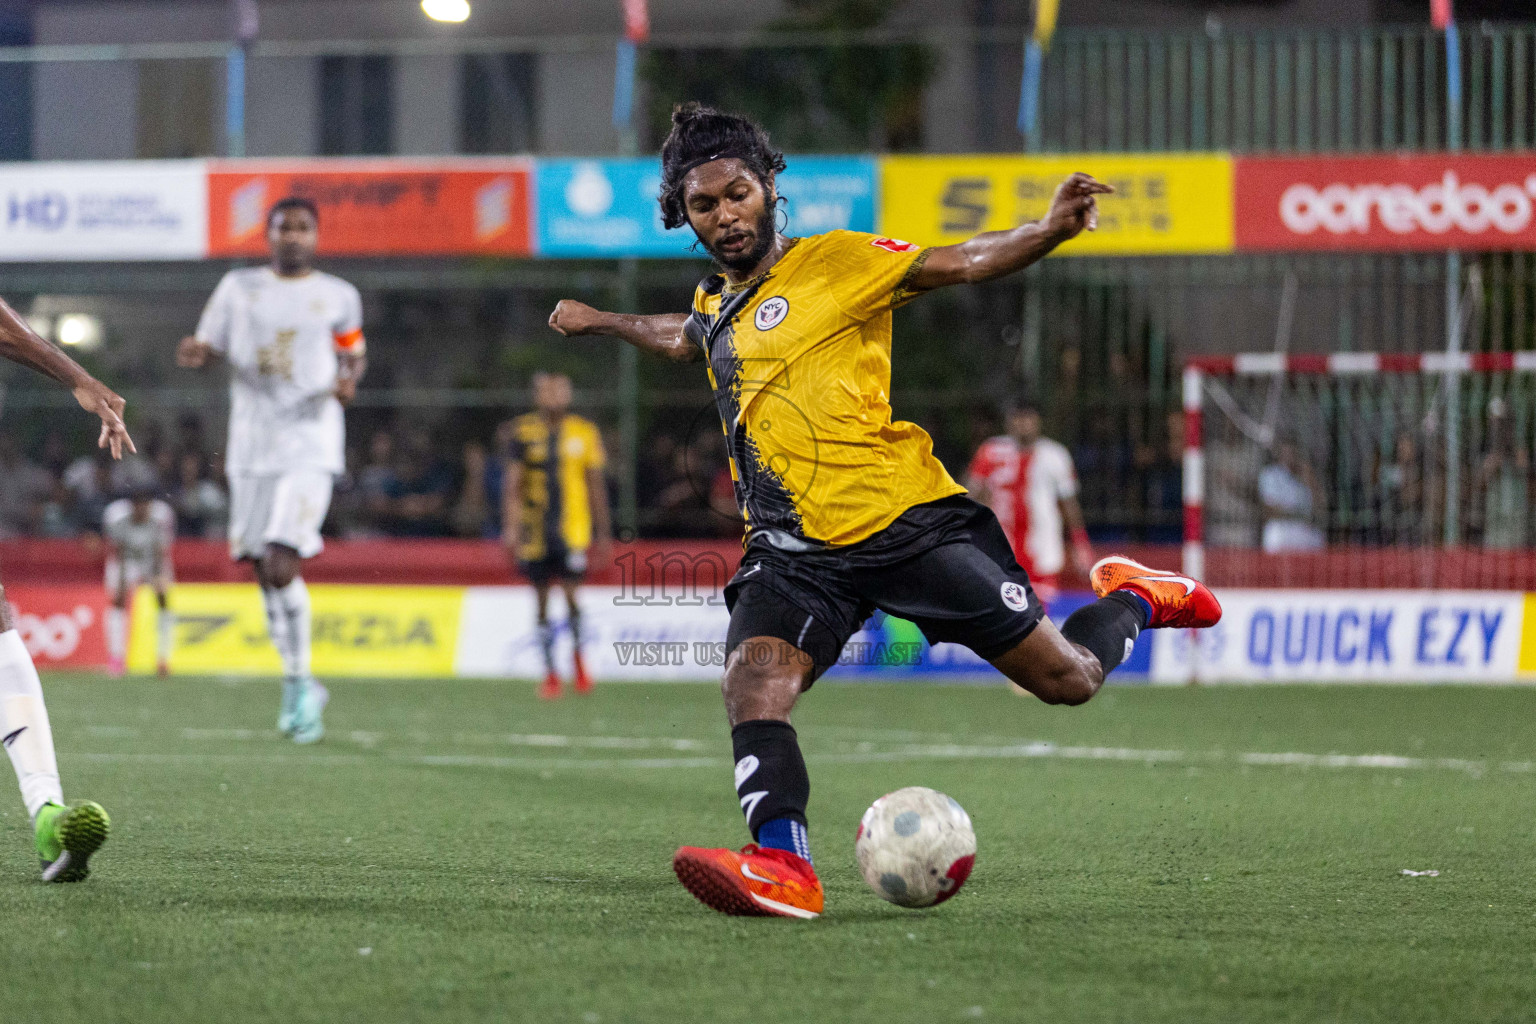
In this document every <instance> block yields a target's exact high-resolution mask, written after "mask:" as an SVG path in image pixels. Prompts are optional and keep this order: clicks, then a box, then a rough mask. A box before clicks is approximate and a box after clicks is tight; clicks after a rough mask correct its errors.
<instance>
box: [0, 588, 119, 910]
mask: <svg viewBox="0 0 1536 1024" xmlns="http://www.w3.org/2000/svg"><path fill="white" fill-rule="evenodd" d="M0 745H3V746H4V747H5V752H6V753H7V754H8V755H10V759H11V767H12V768H14V769H15V770H16V781H17V782H18V783H20V785H21V799H22V802H23V803H25V804H26V807H27V814H28V816H29V817H31V819H32V826H33V832H34V835H35V837H36V842H37V855H38V859H39V860H40V861H41V862H42V867H43V881H45V882H78V881H81V880H83V879H84V878H85V876H86V875H87V874H88V873H89V869H88V868H87V866H86V864H87V861H89V859H90V856H91V854H93V853H95V852H96V851H97V850H98V849H100V848H101V844H102V843H104V842H106V839H107V832H108V829H109V828H110V822H109V821H108V819H107V812H106V811H104V810H102V808H101V805H100V804H95V803H91V802H89V801H87V802H86V803H83V804H81V805H79V806H78V807H66V806H65V805H64V788H63V786H62V785H61V784H60V783H59V762H58V757H57V755H55V754H54V750H53V728H52V726H51V725H50V724H49V722H48V707H47V705H46V704H44V703H43V687H42V682H41V681H40V680H39V679H38V677H37V667H36V666H35V665H33V664H32V656H31V655H30V654H28V653H27V647H26V644H24V643H22V642H21V634H20V633H19V632H17V630H16V627H15V623H13V622H12V621H11V613H10V606H9V605H8V604H7V603H6V600H5V588H4V587H0Z"/></svg>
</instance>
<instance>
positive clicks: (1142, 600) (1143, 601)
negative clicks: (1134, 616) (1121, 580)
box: [1123, 590, 1152, 629]
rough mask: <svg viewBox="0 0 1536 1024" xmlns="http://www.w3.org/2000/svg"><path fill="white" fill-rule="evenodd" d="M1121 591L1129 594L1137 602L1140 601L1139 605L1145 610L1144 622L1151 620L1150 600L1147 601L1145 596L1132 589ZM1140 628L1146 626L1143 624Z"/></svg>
mask: <svg viewBox="0 0 1536 1024" xmlns="http://www.w3.org/2000/svg"><path fill="white" fill-rule="evenodd" d="M1123 593H1126V594H1130V595H1131V596H1132V597H1134V598H1135V599H1136V600H1137V601H1138V602H1140V604H1141V606H1142V607H1143V608H1145V609H1146V610H1147V617H1146V619H1144V620H1143V621H1144V622H1151V621H1152V602H1151V601H1148V600H1147V599H1146V598H1144V597H1142V596H1141V595H1140V594H1138V593H1136V591H1134V590H1126V591H1123ZM1141 628H1142V629H1146V628H1147V627H1146V626H1145V625H1143V626H1142V627H1141Z"/></svg>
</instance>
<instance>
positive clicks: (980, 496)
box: [966, 402, 1093, 603]
mask: <svg viewBox="0 0 1536 1024" xmlns="http://www.w3.org/2000/svg"><path fill="white" fill-rule="evenodd" d="M1005 426H1006V427H1007V430H1008V432H1007V433H1006V434H1001V435H999V436H997V437H992V438H988V439H987V440H986V441H984V442H983V443H982V445H981V447H980V448H979V449H977V451H976V455H975V456H974V457H973V458H972V459H971V465H970V467H969V469H968V470H967V471H966V474H967V475H966V486H967V487H968V488H969V489H970V492H971V495H972V496H973V497H974V498H975V499H976V500H977V501H979V502H981V503H982V504H984V505H987V506H989V507H990V508H991V509H992V511H993V513H994V514H996V516H997V519H998V522H999V523H1001V524H1002V526H1003V531H1004V532H1005V533H1006V534H1007V535H1008V541H1009V543H1011V544H1012V545H1013V551H1014V554H1015V555H1016V556H1017V557H1018V560H1019V564H1020V565H1022V566H1023V567H1024V569H1025V571H1027V572H1028V573H1029V579H1030V582H1031V583H1033V584H1034V586H1035V590H1036V591H1037V592H1038V593H1039V594H1040V598H1041V600H1042V601H1045V602H1047V603H1049V602H1050V600H1051V598H1053V597H1055V596H1056V595H1057V593H1059V592H1060V583H1061V571H1062V569H1064V568H1065V567H1066V564H1067V549H1066V538H1067V536H1068V535H1070V537H1071V539H1072V563H1073V568H1075V569H1076V570H1077V571H1078V573H1080V574H1081V575H1083V576H1087V575H1088V573H1089V570H1091V569H1092V568H1093V545H1092V544H1090V543H1089V542H1088V530H1087V529H1086V528H1085V527H1084V525H1083V510H1082V507H1081V506H1080V505H1079V504H1078V501H1077V472H1076V470H1074V469H1073V468H1072V455H1071V454H1070V453H1069V452H1068V451H1067V449H1066V446H1065V445H1063V444H1061V443H1059V442H1057V441H1052V440H1051V439H1050V438H1048V437H1042V436H1041V426H1042V424H1041V420H1040V410H1039V409H1038V408H1036V407H1035V406H1034V405H1033V404H1031V403H1029V402H1018V403H1016V404H1014V405H1012V406H1011V407H1010V408H1009V409H1008V413H1007V417H1006V424H1005Z"/></svg>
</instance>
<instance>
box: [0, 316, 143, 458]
mask: <svg viewBox="0 0 1536 1024" xmlns="http://www.w3.org/2000/svg"><path fill="white" fill-rule="evenodd" d="M0 356H4V357H5V358H6V359H9V360H10V361H11V362H13V363H20V364H21V365H22V366H30V367H31V368H32V369H34V370H36V371H38V372H39V373H42V374H46V375H47V376H49V377H52V378H53V379H54V380H56V381H58V382H59V383H60V384H63V385H64V386H65V387H67V388H69V389H70V390H71V391H73V392H74V393H75V401H77V402H79V403H80V408H82V409H84V410H85V411H86V412H89V413H94V414H95V415H97V416H99V417H101V437H100V438H99V439H98V441H97V446H98V447H101V448H110V449H111V450H112V457H113V458H114V459H120V458H122V457H123V448H124V447H126V448H127V449H128V450H129V451H130V452H131V451H137V449H136V448H134V446H133V438H131V437H129V436H128V428H127V427H125V426H123V406H124V405H125V404H126V403H124V401H123V400H122V398H120V397H119V396H118V395H117V393H116V392H114V391H113V390H112V389H111V388H109V387H107V386H106V385H105V384H103V383H102V382H101V381H99V380H97V379H96V378H95V377H92V376H91V375H90V374H89V373H86V372H85V367H83V366H81V365H80V364H79V363H77V362H75V361H74V360H73V359H71V358H69V356H67V355H65V354H64V353H63V352H61V351H60V350H59V349H57V348H55V347H54V346H52V345H50V344H48V342H46V341H44V340H43V339H42V338H39V337H38V336H37V334H36V333H35V332H33V330H32V328H30V327H28V326H27V322H26V321H25V320H23V319H22V318H21V317H20V316H19V315H18V314H17V312H16V311H15V310H14V309H12V308H11V307H10V306H9V305H7V304H6V302H5V300H4V299H0Z"/></svg>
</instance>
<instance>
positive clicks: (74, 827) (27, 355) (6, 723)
mask: <svg viewBox="0 0 1536 1024" xmlns="http://www.w3.org/2000/svg"><path fill="white" fill-rule="evenodd" d="M0 358H5V359H10V360H12V361H13V362H17V363H20V364H21V365H23V366H30V367H32V369H34V370H37V371H38V372H39V373H44V374H47V375H48V376H49V377H52V378H53V379H54V380H56V381H58V382H59V383H60V384H63V385H64V386H65V387H67V388H69V389H71V390H72V391H74V393H75V401H77V402H79V403H80V406H81V408H83V409H84V410H85V411H86V412H89V413H92V414H94V415H96V416H99V417H101V437H100V439H99V440H98V441H97V444H98V445H99V446H100V447H102V448H108V449H111V451H112V457H113V458H114V459H120V458H122V457H123V449H124V448H127V449H128V450H129V451H130V452H131V451H133V450H134V449H133V441H132V440H131V439H129V437H128V430H127V428H125V427H124V426H123V400H122V399H121V398H119V397H118V396H117V395H115V394H113V393H112V391H111V389H109V388H108V387H107V386H106V385H105V384H103V383H101V381H99V380H97V379H96V378H94V377H92V376H91V375H90V374H88V373H86V372H85V370H84V369H83V368H82V367H81V366H80V365H79V364H78V363H76V362H75V361H74V360H73V359H71V358H69V357H68V356H66V355H65V354H64V353H63V352H62V351H60V350H59V349H57V348H54V347H53V346H52V345H50V344H48V342H46V341H44V340H43V339H42V338H39V337H38V336H37V335H36V334H35V333H33V331H32V330H31V328H29V327H28V326H27V324H26V321H24V320H22V319H21V317H19V316H17V315H16V312H15V311H14V310H12V309H11V307H10V306H8V305H6V304H5V302H4V300H0ZM4 486H6V482H5V481H4V480H0V487H4ZM0 746H4V747H5V752H6V753H7V754H8V755H10V759H11V767H13V768H15V769H16V779H17V781H18V782H20V783H21V799H22V801H23V802H24V803H25V804H26V806H27V814H28V815H30V816H31V818H32V829H33V836H34V838H35V840H36V844H37V856H38V859H39V860H40V861H41V862H42V865H43V881H45V882H78V881H80V880H82V879H84V878H85V876H86V875H87V874H88V873H89V869H88V868H87V866H86V862H87V861H88V860H89V859H90V856H91V854H93V853H95V852H96V851H97V850H98V849H100V848H101V844H102V843H104V842H106V839H107V830H108V829H109V827H110V824H111V823H110V822H109V821H108V820H107V812H106V811H104V810H102V808H101V805H100V804H96V803H91V802H90V801H87V802H85V803H82V804H77V805H76V806H74V807H66V806H65V805H64V789H63V787H62V786H61V785H60V783H59V762H58V757H57V755H55V754H54V750H53V729H52V727H51V726H50V725H49V723H48V708H47V706H46V705H45V704H44V703H43V687H42V683H41V682H40V681H39V680H38V678H37V667H36V666H35V665H33V664H32V655H31V654H30V653H29V652H28V651H27V645H26V644H24V643H23V642H22V640H21V634H20V633H19V632H17V630H16V628H15V623H13V622H12V621H11V612H10V606H9V605H8V604H7V603H6V601H5V592H4V590H3V588H0Z"/></svg>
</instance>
